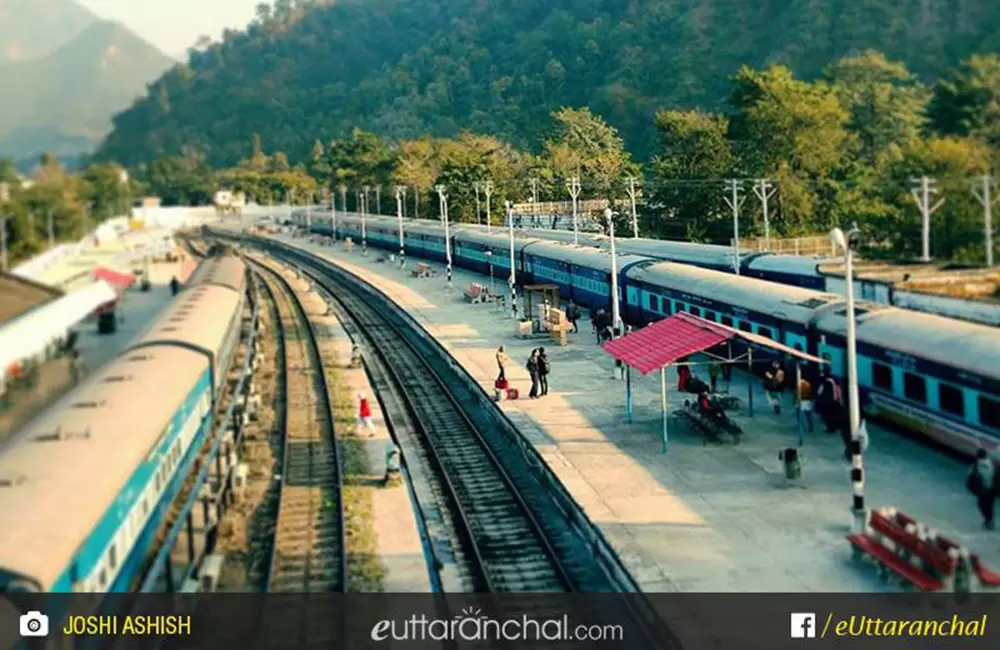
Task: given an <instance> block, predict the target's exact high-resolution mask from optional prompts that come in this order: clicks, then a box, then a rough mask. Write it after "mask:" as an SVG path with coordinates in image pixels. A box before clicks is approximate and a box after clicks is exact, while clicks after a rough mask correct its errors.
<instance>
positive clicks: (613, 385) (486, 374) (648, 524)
mask: <svg viewBox="0 0 1000 650" xmlns="http://www.w3.org/2000/svg"><path fill="white" fill-rule="evenodd" d="M275 238H276V239H279V240H284V241H286V242H289V243H293V244H295V245H299V246H302V247H304V248H307V249H309V250H311V251H313V252H317V253H319V254H322V255H324V256H327V257H328V258H329V259H332V260H333V261H334V262H336V263H337V264H339V265H340V266H342V267H343V268H345V269H347V270H349V271H351V272H353V273H356V274H358V275H362V276H363V277H364V278H365V279H367V280H368V281H369V282H372V283H373V284H375V285H376V286H377V287H379V288H380V289H381V290H382V291H384V292H386V293H387V294H388V295H389V296H391V297H392V298H393V300H395V301H396V302H397V303H398V304H399V305H401V306H402V307H404V308H405V309H406V310H408V311H409V312H410V313H411V314H413V315H414V316H415V317H416V318H417V319H418V321H419V322H420V323H421V324H422V325H423V326H424V327H425V328H426V329H427V330H428V331H429V332H430V333H431V334H432V335H434V336H435V337H437V338H438V339H439V340H440V341H441V342H442V344H443V345H445V347H446V348H448V349H449V350H450V351H451V353H452V354H453V355H454V356H455V358H456V359H457V360H458V361H459V362H460V363H461V364H463V365H464V366H465V367H466V368H467V369H468V371H469V372H470V373H471V374H472V375H473V376H474V377H475V378H476V379H478V380H479V382H480V383H481V385H482V386H483V387H484V389H486V390H488V391H491V390H492V384H493V379H494V377H495V374H496V370H495V361H494V352H495V350H496V347H497V346H498V345H500V344H503V345H505V346H507V351H508V353H509V354H510V355H511V357H512V359H514V362H513V363H512V365H513V366H514V367H513V368H511V369H510V370H509V372H508V376H509V377H510V379H511V380H512V385H513V386H515V387H518V388H520V389H521V392H522V395H523V394H526V393H527V388H528V383H529V382H528V377H527V372H526V371H525V370H524V367H523V364H524V362H525V361H526V359H527V356H528V353H529V352H530V350H531V349H532V348H533V347H536V346H538V345H544V346H545V347H546V350H547V351H549V353H550V355H549V356H550V359H551V362H552V375H551V378H550V386H551V391H550V395H549V396H548V397H546V398H544V399H540V400H537V401H535V400H526V399H522V400H519V401H515V402H504V403H503V404H502V408H503V409H504V411H505V412H506V413H507V414H508V415H509V416H510V417H511V419H512V420H513V421H514V422H515V424H516V425H517V426H518V427H519V428H520V430H521V431H522V433H523V434H524V435H525V436H526V437H527V438H528V439H530V440H531V441H532V442H533V443H534V444H535V446H536V447H537V448H538V450H539V451H540V452H541V454H542V455H543V456H544V457H545V459H546V460H547V462H548V463H549V465H550V466H551V467H552V468H553V470H554V471H555V472H556V473H557V474H558V475H559V477H560V478H561V479H562V481H563V482H564V484H565V485H566V487H567V488H568V489H569V490H570V491H571V492H572V493H573V495H574V496H575V498H576V499H577V501H579V503H580V504H581V505H582V506H583V507H584V508H585V509H586V511H587V513H588V514H589V516H590V518H591V519H592V520H593V521H594V522H595V523H597V524H598V525H599V526H600V527H601V528H602V530H603V531H604V534H605V535H606V536H607V537H608V539H609V541H611V543H612V544H613V545H614V546H615V547H616V548H617V550H618V552H619V553H620V555H621V557H622V558H623V560H624V561H625V562H626V564H627V565H628V566H629V567H630V569H631V571H632V572H633V574H634V576H635V577H636V579H637V580H638V581H639V582H640V583H641V585H642V586H643V588H644V589H645V590H647V591H652V592H657V591H685V592H687V591H691V592H760V591H766V592H803V591H811V592H858V591H862V592H871V591H884V590H886V589H891V587H886V586H884V585H882V584H881V583H880V581H879V580H878V579H877V578H876V576H875V571H874V569H872V568H871V567H869V566H867V565H866V566H855V565H853V564H852V563H851V561H850V552H849V549H848V544H847V542H846V541H845V540H844V535H845V534H846V533H847V532H848V530H849V527H850V525H851V523H852V521H853V518H852V514H851V512H850V504H851V485H850V480H849V475H848V470H849V468H848V465H847V463H846V461H845V460H844V457H843V447H842V444H841V442H840V438H839V436H836V435H826V434H823V433H814V434H807V436H806V443H805V448H804V458H805V470H804V471H805V476H804V481H803V485H802V486H800V487H791V488H786V487H784V486H783V481H782V479H781V478H780V477H781V474H780V472H781V467H780V464H779V461H778V458H777V453H778V450H779V449H782V448H785V447H787V446H789V445H794V444H795V440H796V431H797V427H796V424H795V419H794V415H791V414H789V413H787V412H783V414H782V415H781V416H775V415H773V414H772V413H770V412H764V411H763V410H762V409H761V410H758V413H757V416H756V417H754V418H749V417H748V416H747V414H746V412H745V411H741V412H740V413H739V414H737V415H736V416H735V417H736V418H737V420H738V421H739V422H740V424H741V425H742V426H743V427H744V430H745V431H746V432H747V435H745V436H744V439H743V442H742V443H741V444H740V445H739V446H735V447H734V446H728V445H727V446H714V445H710V446H705V445H704V444H703V439H702V438H701V437H700V436H699V435H697V434H695V433H693V432H690V431H688V430H686V429H685V428H684V426H683V425H682V424H681V423H680V422H677V421H673V420H672V421H671V431H672V436H671V440H670V447H669V451H668V453H667V454H662V453H661V451H660V440H659V433H660V411H659V379H658V376H657V375H656V374H653V375H650V376H649V377H646V378H639V379H635V380H634V381H633V386H634V388H635V401H634V405H635V406H634V413H635V416H634V419H633V422H632V424H626V423H625V422H624V386H623V384H622V382H621V381H619V380H618V379H613V378H612V368H613V362H612V361H611V360H610V357H608V356H607V354H606V353H605V352H603V351H602V350H600V349H599V348H598V347H597V346H596V344H595V342H594V338H593V335H592V334H591V333H590V325H589V323H588V322H586V321H584V322H583V323H582V324H581V333H580V334H576V335H571V338H570V341H571V342H570V345H569V346H567V347H565V348H558V347H557V346H555V345H554V344H552V343H550V342H540V341H522V340H519V339H517V338H516V337H515V336H514V329H515V326H514V324H513V321H512V320H510V319H509V317H507V316H506V315H501V314H499V313H498V312H497V311H496V310H495V309H494V308H493V307H492V306H489V305H469V304H467V303H465V302H464V300H463V298H462V288H464V287H467V286H468V285H469V284H470V283H471V282H473V281H479V282H482V281H483V278H482V277H480V276H478V275H474V274H470V273H465V272H463V271H457V272H456V273H455V290H454V292H453V294H450V295H449V294H448V293H447V291H446V290H445V280H444V277H443V276H444V274H443V272H442V274H441V276H440V277H438V278H433V279H426V280H417V279H414V278H412V277H410V275H409V273H408V272H407V273H405V274H404V273H401V272H400V270H399V268H398V267H396V266H389V265H387V264H378V263H376V262H375V259H376V257H378V255H379V253H378V252H377V251H376V250H374V249H373V250H372V252H371V254H370V256H369V257H368V258H362V257H361V255H360V253H358V252H354V253H345V252H343V250H342V249H341V248H340V247H339V246H338V247H336V248H331V247H321V246H316V245H313V244H309V243H305V242H304V240H302V239H295V240H293V239H291V238H290V237H287V236H276V237H275ZM413 263H414V261H413V260H411V261H410V263H409V264H410V266H412V264H413ZM702 374H704V373H702ZM670 375H671V376H670V381H671V382H672V383H673V384H674V385H676V373H674V372H671V373H670ZM733 385H734V387H733V392H734V393H737V394H740V395H741V396H745V391H746V377H745V375H742V374H741V373H739V372H737V373H734V376H733ZM753 388H754V392H755V397H754V403H755V405H757V407H758V409H760V407H763V406H764V405H765V400H764V396H763V394H762V391H761V389H760V385H759V382H754V384H753ZM672 398H674V401H673V403H672V405H671V408H674V407H676V406H677V402H676V399H675V398H676V393H674V394H673V395H672ZM789 402H790V399H789V396H788V395H786V407H787V408H786V410H788V409H790V406H791V405H790V403H789ZM869 431H870V434H871V446H870V448H869V450H868V453H867V455H866V470H867V471H866V477H867V479H868V482H867V490H868V494H867V499H868V501H867V503H868V505H869V507H880V506H887V505H892V506H895V507H897V508H899V509H901V510H903V511H905V512H907V513H909V514H911V515H913V516H915V517H917V518H918V519H920V520H922V521H925V522H926V523H927V524H928V525H931V526H934V527H936V528H938V529H939V530H941V531H944V532H946V533H947V534H948V535H949V536H952V537H954V538H956V539H957V540H960V541H961V542H963V543H965V544H966V545H968V546H969V547H970V548H971V549H972V550H973V551H975V552H978V553H980V554H982V555H983V557H984V560H986V561H987V562H988V563H990V564H992V565H994V566H1000V545H998V544H997V543H996V540H997V537H996V535H997V534H1000V533H989V532H985V531H983V530H981V528H980V520H979V517H978V514H977V512H976V509H975V504H974V503H973V500H972V499H971V497H970V496H969V495H968V494H967V493H966V491H965V487H964V477H965V472H966V469H965V467H964V466H963V465H962V464H961V463H960V462H958V461H955V460H952V459H950V458H946V457H944V456H942V455H941V454H940V453H937V452H934V451H932V450H930V449H928V448H926V447H924V446H923V445H921V444H920V443H918V442H915V441H912V440H909V439H906V438H903V437H901V436H898V435H896V434H893V433H889V432H886V431H883V430H881V429H879V428H878V427H877V426H871V427H870V429H869Z"/></svg>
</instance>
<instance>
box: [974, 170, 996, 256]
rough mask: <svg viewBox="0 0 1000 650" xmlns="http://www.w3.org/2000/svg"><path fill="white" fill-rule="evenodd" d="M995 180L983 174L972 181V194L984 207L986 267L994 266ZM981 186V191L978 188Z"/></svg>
mask: <svg viewBox="0 0 1000 650" xmlns="http://www.w3.org/2000/svg"><path fill="white" fill-rule="evenodd" d="M994 180H995V179H994V178H993V177H992V176H991V175H990V174H983V175H982V176H980V177H979V178H976V179H974V180H973V181H972V194H973V195H974V196H975V197H976V198H977V199H979V203H980V204H981V205H982V206H983V223H984V228H983V232H984V234H985V235H986V266H988V267H992V266H993V204H994V203H996V202H997V198H998V197H995V196H993V194H995V192H993V182H994ZM977 184H978V185H980V187H981V188H982V189H981V190H980V189H979V188H977V187H976V185H977Z"/></svg>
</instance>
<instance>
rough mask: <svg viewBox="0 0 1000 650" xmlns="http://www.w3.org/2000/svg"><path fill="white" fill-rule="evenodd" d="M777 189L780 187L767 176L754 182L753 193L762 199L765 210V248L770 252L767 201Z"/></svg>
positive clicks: (769, 224)
mask: <svg viewBox="0 0 1000 650" xmlns="http://www.w3.org/2000/svg"><path fill="white" fill-rule="evenodd" d="M776 191H778V188H777V187H775V186H774V185H772V184H771V181H769V180H768V179H766V178H758V179H757V180H755V181H754V182H753V193H754V194H756V195H757V198H758V199H760V205H761V208H762V209H763V211H764V250H765V251H767V252H768V253H770V252H771V222H770V220H769V216H768V212H767V201H768V199H770V198H771V197H772V196H774V193H775V192H776Z"/></svg>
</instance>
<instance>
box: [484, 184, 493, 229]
mask: <svg viewBox="0 0 1000 650" xmlns="http://www.w3.org/2000/svg"><path fill="white" fill-rule="evenodd" d="M483 192H484V193H485V194H486V232H488V233H491V232H493V219H492V217H491V215H490V197H492V196H493V181H485V182H484V183H483Z"/></svg>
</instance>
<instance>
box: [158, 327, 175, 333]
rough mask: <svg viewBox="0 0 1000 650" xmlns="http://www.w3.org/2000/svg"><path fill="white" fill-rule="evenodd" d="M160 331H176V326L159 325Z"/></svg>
mask: <svg viewBox="0 0 1000 650" xmlns="http://www.w3.org/2000/svg"><path fill="white" fill-rule="evenodd" d="M160 331H161V332H176V331H177V328H176V327H161V328H160Z"/></svg>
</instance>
